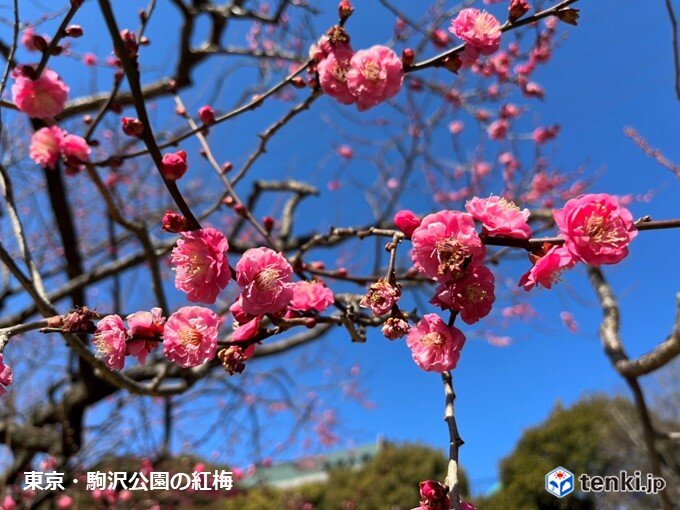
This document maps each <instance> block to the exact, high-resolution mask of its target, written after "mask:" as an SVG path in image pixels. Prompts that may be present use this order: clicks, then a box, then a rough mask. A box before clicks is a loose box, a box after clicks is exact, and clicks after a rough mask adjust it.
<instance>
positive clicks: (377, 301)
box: [359, 278, 401, 317]
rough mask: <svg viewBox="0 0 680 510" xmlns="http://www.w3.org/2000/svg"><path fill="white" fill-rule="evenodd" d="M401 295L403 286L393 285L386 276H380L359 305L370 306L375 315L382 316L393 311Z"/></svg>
mask: <svg viewBox="0 0 680 510" xmlns="http://www.w3.org/2000/svg"><path fill="white" fill-rule="evenodd" d="M400 296H401V288H400V287H399V285H392V284H391V283H390V282H388V281H387V280H386V279H385V278H380V279H379V280H378V281H377V282H375V283H372V284H371V285H370V286H369V287H368V293H367V294H366V295H365V296H364V297H363V298H362V300H361V301H360V302H359V305H360V306H362V307H363V308H370V309H371V311H372V312H373V315H375V316H376V317H380V316H382V315H386V314H388V313H390V312H391V311H392V308H393V307H394V305H396V304H397V301H399V297H400Z"/></svg>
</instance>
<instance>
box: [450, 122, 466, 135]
mask: <svg viewBox="0 0 680 510" xmlns="http://www.w3.org/2000/svg"><path fill="white" fill-rule="evenodd" d="M464 128H465V124H463V123H462V122H461V121H459V120H454V121H451V123H450V124H449V132H450V133H451V134H452V135H458V134H460V133H462V132H463V129H464Z"/></svg>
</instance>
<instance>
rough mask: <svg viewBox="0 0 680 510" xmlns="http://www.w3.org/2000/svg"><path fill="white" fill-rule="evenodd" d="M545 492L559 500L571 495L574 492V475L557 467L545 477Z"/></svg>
mask: <svg viewBox="0 0 680 510" xmlns="http://www.w3.org/2000/svg"><path fill="white" fill-rule="evenodd" d="M545 490H547V491H548V492H549V493H550V494H552V495H553V496H556V497H558V498H563V497H564V496H566V495H567V494H571V493H572V492H574V473H572V472H571V471H569V470H567V469H564V468H563V467H562V466H560V467H556V468H555V469H553V470H552V471H551V472H550V473H548V474H547V475H545Z"/></svg>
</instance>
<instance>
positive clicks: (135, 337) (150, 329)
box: [126, 308, 165, 364]
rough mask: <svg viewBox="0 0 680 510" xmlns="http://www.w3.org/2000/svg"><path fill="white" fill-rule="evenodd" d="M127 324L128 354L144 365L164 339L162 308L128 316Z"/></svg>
mask: <svg viewBox="0 0 680 510" xmlns="http://www.w3.org/2000/svg"><path fill="white" fill-rule="evenodd" d="M127 323H128V335H129V336H130V341H129V342H128V343H127V353H126V354H128V355H130V356H134V357H136V358H137V359H138V360H139V362H140V363H141V364H144V363H146V358H147V356H148V355H149V353H150V352H151V351H152V350H154V349H155V348H156V346H157V345H158V342H159V341H160V340H161V339H162V337H163V329H164V328H165V317H163V312H162V311H161V309H160V308H152V309H151V311H150V312H146V311H143V312H135V313H133V314H130V315H128V316H127Z"/></svg>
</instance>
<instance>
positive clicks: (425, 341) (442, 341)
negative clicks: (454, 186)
mask: <svg viewBox="0 0 680 510" xmlns="http://www.w3.org/2000/svg"><path fill="white" fill-rule="evenodd" d="M464 344H465V336H464V335H463V333H462V332H461V331H460V330H459V329H458V328H455V327H453V326H447V325H446V323H444V321H443V320H442V319H441V318H440V317H439V316H438V315H436V314H434V313H429V314H426V315H424V316H423V318H422V320H421V321H420V322H419V323H418V324H417V325H416V326H413V327H412V328H411V330H410V331H409V333H408V336H407V337H406V345H408V346H409V348H410V349H411V352H412V355H413V361H415V362H416V364H417V365H418V366H419V367H420V368H422V369H423V370H426V371H428V372H440V373H443V372H446V371H447V370H451V369H453V368H455V367H456V364H457V363H458V359H459V358H460V350H461V349H462V348H463V345H464Z"/></svg>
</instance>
